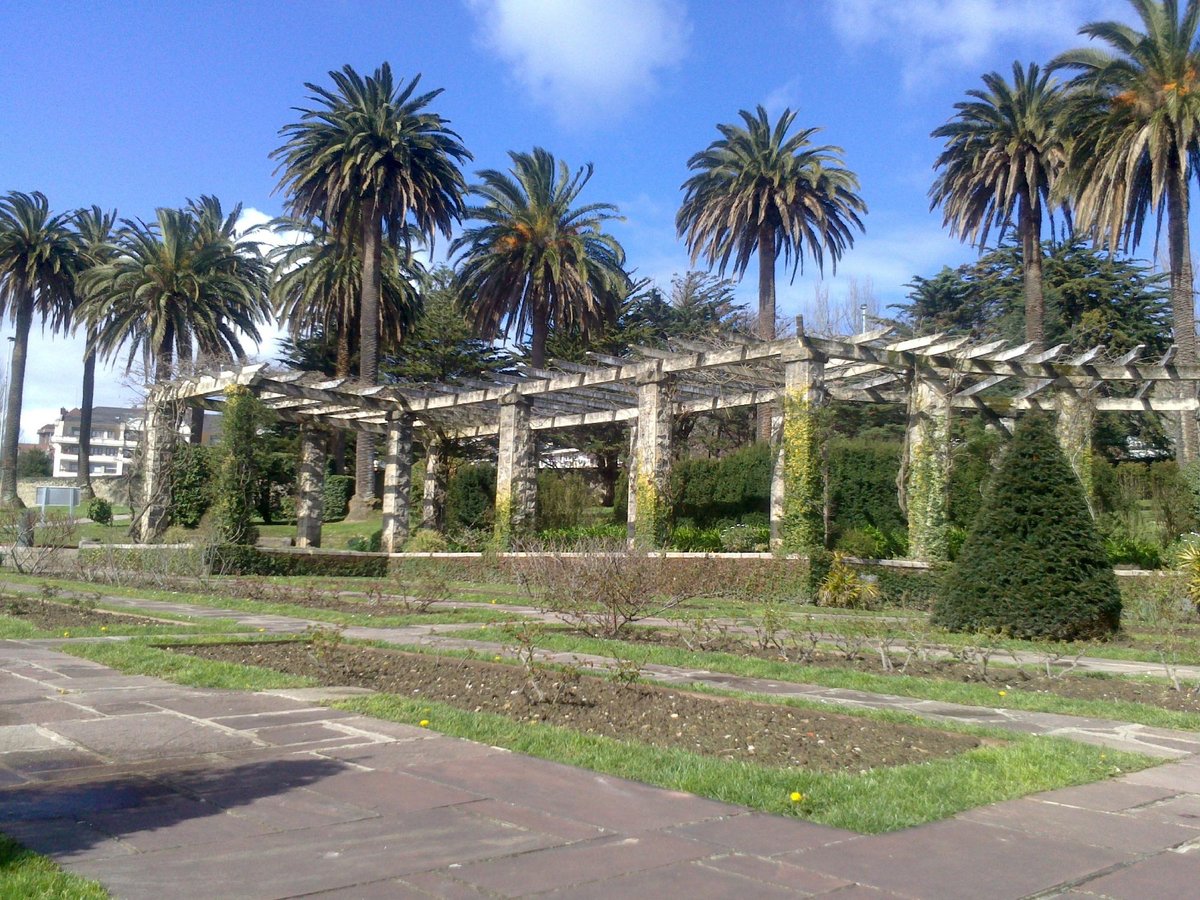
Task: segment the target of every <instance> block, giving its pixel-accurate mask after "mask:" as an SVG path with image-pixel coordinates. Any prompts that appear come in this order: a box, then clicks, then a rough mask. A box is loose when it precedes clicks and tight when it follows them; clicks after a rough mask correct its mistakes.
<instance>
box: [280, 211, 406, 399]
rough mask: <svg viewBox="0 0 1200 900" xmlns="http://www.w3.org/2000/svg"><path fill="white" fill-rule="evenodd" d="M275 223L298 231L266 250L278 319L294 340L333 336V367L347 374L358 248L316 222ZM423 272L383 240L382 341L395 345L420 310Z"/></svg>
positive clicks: (359, 260)
mask: <svg viewBox="0 0 1200 900" xmlns="http://www.w3.org/2000/svg"><path fill="white" fill-rule="evenodd" d="M274 227H275V228H276V230H277V231H281V232H287V233H291V234H293V235H294V234H295V233H297V232H298V233H300V234H301V235H302V236H303V237H302V238H301V239H300V240H299V241H297V242H295V243H289V244H285V245H283V246H281V247H278V248H276V249H275V250H274V251H272V253H271V254H270V258H271V262H272V263H273V265H274V270H273V274H272V279H271V281H272V283H271V301H272V305H273V307H274V309H275V316H276V318H277V320H278V321H279V322H280V323H281V324H285V325H287V327H288V331H289V333H290V334H291V337H292V339H293V340H301V339H304V338H313V337H329V336H336V340H337V355H336V360H337V363H336V369H335V373H336V375H337V376H338V377H340V378H345V377H348V376H350V375H351V368H350V367H351V356H352V352H353V351H352V337H353V336H354V335H355V334H358V332H359V322H358V308H359V303H358V300H359V292H360V288H361V285H362V254H361V253H359V252H358V250H357V248H356V246H355V245H354V244H353V243H351V244H350V245H349V246H344V245H342V244H341V243H339V242H338V241H337V240H336V239H335V238H334V236H333V234H332V233H331V232H330V231H329V230H328V229H326V228H324V227H323V226H321V225H319V224H308V223H304V222H300V221H298V220H295V219H283V220H278V221H277V222H276V223H274ZM424 275H425V273H424V270H423V268H422V266H421V265H420V263H418V262H417V261H416V259H415V258H413V257H412V256H411V255H409V254H407V253H404V252H403V251H402V249H401V248H398V247H396V246H395V245H394V244H393V243H392V242H391V241H387V240H385V241H384V247H383V254H382V258H381V260H380V288H381V292H380V303H379V325H378V329H379V331H378V333H379V339H380V344H381V346H382V347H384V348H389V347H390V348H393V349H394V348H395V346H396V345H398V344H399V343H400V342H401V341H402V340H403V339H404V336H405V334H407V333H408V331H409V330H410V329H411V328H412V326H413V324H414V323H415V322H416V320H417V318H418V317H419V316H420V314H421V296H420V294H419V293H418V291H417V288H416V284H417V283H419V281H420V280H421V279H422V278H423V277H424Z"/></svg>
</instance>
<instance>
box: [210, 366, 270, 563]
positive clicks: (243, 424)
mask: <svg viewBox="0 0 1200 900" xmlns="http://www.w3.org/2000/svg"><path fill="white" fill-rule="evenodd" d="M266 418H267V413H266V409H265V408H264V407H263V405H262V403H261V402H260V401H259V399H258V398H257V397H255V396H254V395H253V394H252V393H250V391H249V389H248V388H246V387H244V386H243V385H239V384H235V385H231V386H230V387H228V388H226V389H225V413H224V418H223V420H222V423H221V427H222V429H223V430H222V436H221V452H222V455H221V465H220V468H219V469H218V471H217V491H216V502H215V503H214V507H215V511H216V522H217V534H218V535H219V537H220V540H221V541H222V542H224V543H228V544H253V543H254V542H255V541H256V540H257V539H258V529H257V528H255V527H254V526H253V525H252V524H251V517H252V516H253V514H254V511H255V508H256V506H257V502H258V493H259V475H260V468H261V462H262V461H261V459H260V457H261V453H260V448H259V437H258V431H259V429H260V428H262V427H263V425H264V424H266Z"/></svg>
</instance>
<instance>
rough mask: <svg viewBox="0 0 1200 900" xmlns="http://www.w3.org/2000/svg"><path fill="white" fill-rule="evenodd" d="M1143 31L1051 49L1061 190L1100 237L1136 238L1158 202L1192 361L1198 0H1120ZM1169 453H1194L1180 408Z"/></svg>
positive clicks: (1093, 28)
mask: <svg viewBox="0 0 1200 900" xmlns="http://www.w3.org/2000/svg"><path fill="white" fill-rule="evenodd" d="M1129 2H1130V5H1131V6H1132V7H1133V9H1134V12H1135V13H1137V16H1138V18H1139V19H1140V20H1141V24H1142V27H1143V29H1144V31H1138V30H1137V29H1136V28H1134V27H1131V26H1128V25H1125V24H1122V23H1120V22H1112V21H1102V22H1091V23H1088V24H1087V25H1084V26H1083V27H1082V28H1081V29H1079V33H1080V34H1082V35H1086V36H1087V37H1089V38H1092V39H1095V40H1099V41H1101V42H1103V43H1104V44H1107V45H1108V49H1107V50H1102V49H1099V48H1096V47H1088V48H1082V49H1077V50H1071V51H1068V52H1066V53H1063V54H1061V55H1059V56H1058V57H1057V58H1056V59H1054V61H1053V62H1052V63H1051V64H1050V68H1051V69H1072V70H1075V71H1076V72H1077V74H1076V76H1075V77H1074V78H1073V79H1072V80H1071V82H1070V83H1069V87H1070V88H1072V89H1073V90H1074V91H1075V92H1076V95H1077V98H1076V101H1075V102H1074V103H1073V106H1072V111H1071V132H1072V135H1073V141H1074V142H1073V146H1072V150H1071V154H1070V159H1069V168H1070V172H1071V175H1070V186H1069V187H1070V190H1071V192H1072V193H1073V195H1074V198H1075V205H1076V216H1077V218H1078V220H1079V222H1080V223H1081V224H1082V225H1084V226H1085V227H1087V228H1089V229H1090V230H1091V232H1092V233H1093V235H1094V236H1095V237H1096V238H1097V239H1098V240H1100V241H1102V242H1104V243H1106V244H1109V245H1110V246H1123V247H1125V248H1126V249H1128V248H1129V247H1131V246H1134V245H1136V244H1138V243H1139V242H1140V240H1141V237H1142V228H1143V226H1144V224H1145V222H1146V219H1147V217H1148V216H1149V217H1151V218H1152V219H1153V221H1154V222H1155V223H1156V228H1161V224H1162V220H1163V213H1164V206H1165V213H1166V220H1167V247H1168V251H1167V252H1168V256H1169V259H1170V267H1171V310H1172V316H1173V320H1174V332H1175V333H1174V340H1175V344H1176V346H1177V348H1178V356H1177V359H1178V361H1179V362H1180V363H1181V364H1184V365H1195V364H1196V361H1197V344H1196V317H1195V308H1194V303H1195V294H1194V291H1193V276H1192V257H1191V237H1190V234H1189V228H1188V211H1189V205H1190V203H1189V201H1190V189H1189V185H1188V179H1189V178H1190V177H1191V176H1192V175H1194V174H1195V173H1196V172H1197V171H1200V47H1198V45H1197V37H1198V28H1200V0H1186V2H1185V3H1184V6H1183V11H1182V16H1181V15H1180V8H1179V7H1180V4H1179V3H1178V2H1177V0H1162V2H1159V0H1129ZM1183 423H1184V425H1183V428H1182V429H1181V440H1180V444H1179V446H1178V448H1177V450H1178V452H1177V456H1178V458H1179V460H1180V461H1181V462H1186V461H1189V460H1192V459H1195V458H1196V457H1197V455H1198V454H1200V446H1198V444H1200V435H1198V434H1197V428H1196V420H1195V417H1194V416H1193V415H1185V416H1183Z"/></svg>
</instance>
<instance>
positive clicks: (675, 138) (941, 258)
mask: <svg viewBox="0 0 1200 900" xmlns="http://www.w3.org/2000/svg"><path fill="white" fill-rule="evenodd" d="M1124 14H1125V4H1124V3H1122V2H1120V0H725V2H719V0H406V2H398V3H397V2H392V3H382V2H365V0H363V2H357V0H333V2H331V0H324V2H308V0H297V2H290V3H267V2H254V0H241V2H238V3H205V2H195V0H193V2H173V0H159V2H155V3H107V2H96V3H91V4H29V3H27V2H24V0H0V35H3V36H4V39H3V52H0V173H2V174H0V191H7V190H24V191H31V190H40V191H42V192H43V193H45V194H46V195H47V196H48V197H49V199H50V202H51V205H52V206H53V208H54V209H56V210H68V209H73V208H76V207H79V206H85V205H91V204H93V203H95V204H99V205H101V206H102V207H105V208H116V209H117V210H118V211H119V212H120V213H121V214H122V215H123V216H127V217H141V218H150V217H152V216H153V215H154V210H155V208H156V207H159V206H176V205H180V204H182V203H183V202H184V201H185V200H186V198H189V197H198V196H199V195H201V194H206V193H207V194H215V195H217V196H218V197H220V198H221V199H222V201H223V202H224V203H225V204H226V206H227V207H228V206H232V205H233V204H234V203H238V202H241V203H243V204H244V205H245V206H246V207H247V209H248V210H250V211H251V212H250V213H249V214H248V221H254V220H256V219H262V218H266V217H268V216H273V215H276V214H278V213H279V212H281V211H282V198H281V197H280V196H278V195H276V194H274V193H273V189H274V187H275V183H276V179H275V178H274V176H273V164H272V162H271V161H270V160H269V159H268V158H267V157H268V154H269V153H270V151H271V150H272V149H273V148H275V147H276V146H277V145H278V143H279V137H278V131H279V129H280V127H281V126H283V125H285V124H286V123H288V122H291V121H294V117H295V115H296V114H295V113H294V112H293V111H292V107H295V106H299V105H304V103H305V98H306V91H305V89H304V86H303V85H304V82H306V81H309V82H316V83H319V84H328V76H327V74H326V73H327V72H328V71H329V70H330V69H334V68H340V67H341V66H342V65H344V64H346V63H349V64H351V65H353V66H354V67H355V68H356V69H358V70H359V71H360V72H366V71H369V70H371V69H373V68H374V67H375V66H377V65H378V64H379V63H380V62H381V61H383V60H388V61H389V62H390V63H391V64H392V67H393V68H394V69H395V70H396V71H397V73H398V74H400V75H404V76H409V75H413V74H416V73H421V74H422V76H423V79H422V84H423V85H424V86H426V87H428V88H430V89H432V88H439V87H440V88H444V91H445V92H444V93H443V94H442V95H441V96H440V97H439V98H438V99H437V100H436V101H435V102H434V104H433V106H432V108H433V109H435V110H436V111H437V112H440V113H441V114H442V115H444V116H446V117H447V118H449V119H450V120H451V123H452V127H453V128H454V129H455V130H457V131H458V132H459V134H460V135H461V136H462V138H463V140H464V142H465V143H466V145H467V147H468V148H470V150H471V151H472V152H473V154H474V156H475V162H474V163H473V164H471V165H470V166H468V175H470V174H472V173H474V172H475V171H476V170H478V169H480V168H501V167H505V166H506V165H507V162H508V159H507V156H506V153H507V151H508V150H510V149H518V150H528V149H529V148H531V147H533V146H535V145H540V146H544V147H546V148H547V149H548V150H550V151H551V152H552V153H554V154H555V155H556V156H558V157H559V158H561V159H564V160H566V161H567V162H568V163H570V164H571V165H573V166H576V165H581V164H583V163H585V162H592V163H594V164H595V169H596V171H595V176H594V177H593V179H592V181H591V183H590V184H589V185H588V189H587V192H586V194H585V195H584V199H586V200H592V201H607V202H612V203H615V204H617V205H618V206H619V207H620V209H621V212H622V214H623V215H624V216H625V221H623V222H618V223H615V224H614V225H613V226H612V231H613V232H614V233H615V234H616V235H617V237H618V238H619V239H620V240H621V241H622V243H623V244H624V246H625V249H626V254H627V257H628V262H629V265H630V266H631V267H633V268H634V269H636V271H637V273H638V274H639V275H641V276H645V277H650V278H653V279H656V280H658V281H660V282H661V283H662V284H663V285H664V286H666V285H667V284H668V283H669V280H670V277H671V275H672V274H673V273H682V272H684V271H685V270H687V269H688V268H689V267H690V265H689V260H688V258H687V253H686V251H685V249H684V247H683V245H682V243H681V242H680V241H679V240H678V239H677V238H676V236H675V227H674V216H675V211H676V209H677V208H678V205H679V200H680V196H681V195H680V192H679V187H680V184H681V183H682V182H683V181H684V179H685V178H686V177H687V169H686V162H687V159H688V157H689V156H690V155H691V154H692V153H694V152H696V151H698V150H701V149H703V148H704V147H705V146H706V145H707V144H708V143H710V142H711V141H712V140H713V139H715V138H716V137H717V132H716V128H715V126H716V123H718V122H729V121H735V120H736V117H737V111H738V110H739V109H743V108H745V109H751V108H753V107H754V105H755V104H758V103H762V104H764V105H765V106H766V107H767V108H768V109H769V110H770V111H771V112H772V114H773V115H777V114H778V113H779V112H780V111H781V110H782V109H783V108H784V107H786V106H791V107H792V108H793V109H798V110H799V115H798V117H797V125H798V126H803V127H808V126H812V125H819V126H822V128H823V129H824V130H823V131H822V132H821V134H820V135H819V137H818V139H819V140H821V141H822V142H826V143H830V144H837V145H840V146H841V147H843V148H844V150H845V157H844V158H845V163H846V165H847V166H848V167H849V168H851V169H852V170H853V171H855V172H856V173H857V174H858V176H859V179H860V181H861V185H862V191H861V192H862V195H863V197H864V199H865V200H866V202H867V204H868V206H869V208H870V212H869V214H868V215H867V216H866V218H865V226H866V231H865V233H864V234H863V235H861V236H860V237H859V238H858V239H857V241H856V243H855V246H854V248H853V249H852V250H850V251H849V252H848V253H847V255H846V256H845V258H844V259H843V261H842V263H841V264H840V265H839V267H838V271H837V276H836V277H834V276H833V273H832V272H831V271H829V270H828V269H827V270H826V272H825V273H824V274H825V278H824V282H823V286H824V288H826V289H827V290H828V293H829V298H830V301H831V302H832V304H833V305H834V306H837V305H838V304H839V303H842V304H844V303H845V301H846V298H847V297H848V296H849V295H850V294H851V293H853V292H855V291H857V292H858V294H862V293H864V292H867V293H870V294H871V295H873V296H874V298H875V302H876V303H877V304H878V306H879V307H880V308H883V307H886V306H887V305H888V304H889V303H893V302H896V301H897V300H899V299H901V298H902V297H903V296H904V294H905V292H906V290H905V288H904V284H905V282H907V281H909V280H910V279H911V278H912V276H914V275H926V276H928V275H932V274H933V273H935V272H936V271H937V270H938V269H939V268H940V267H941V266H942V265H944V264H950V265H956V264H958V263H960V262H963V261H965V260H966V259H968V258H970V257H971V256H973V255H974V251H973V250H972V249H971V248H969V247H964V246H962V245H960V244H958V243H957V242H955V241H953V240H951V239H950V238H949V237H948V235H947V234H946V233H945V231H944V230H943V229H942V228H941V218H940V215H939V214H938V213H936V212H934V213H931V212H929V211H928V202H927V200H926V191H927V190H928V187H929V183H930V180H931V178H932V168H931V167H932V163H933V160H934V158H935V157H936V155H937V153H938V150H939V145H938V142H936V141H934V140H932V139H930V137H929V132H930V131H931V130H932V129H933V128H935V127H937V126H938V125H940V124H941V123H943V122H944V121H945V120H946V119H947V118H949V117H950V116H951V115H952V113H953V104H954V103H955V102H956V101H958V100H960V99H962V97H963V92H964V91H965V90H967V89H968V88H972V87H975V86H976V85H977V84H978V83H979V77H980V75H982V74H983V73H984V72H987V71H991V70H999V71H1002V72H1005V73H1008V72H1009V71H1010V68H1011V65H1012V62H1013V60H1014V59H1020V60H1022V61H1026V60H1036V61H1044V60H1046V59H1049V58H1050V57H1051V56H1053V55H1054V54H1055V53H1057V52H1059V51H1061V50H1064V49H1067V48H1068V47H1072V46H1077V45H1079V44H1080V43H1081V39H1080V38H1078V37H1077V36H1076V34H1075V32H1076V29H1077V28H1078V27H1079V25H1080V24H1082V23H1083V22H1085V21H1089V20H1094V19H1098V18H1110V17H1118V16H1124ZM444 249H445V242H444V241H443V242H440V243H439V245H438V249H437V255H438V256H441V254H442V252H443V251H444ZM1145 252H1146V253H1149V248H1147V249H1146V251H1145ZM700 266H702V263H701V264H700ZM820 284H821V278H820V273H819V272H818V271H817V270H816V269H815V268H806V270H805V272H804V274H803V275H801V276H798V277H797V278H796V280H795V282H794V283H792V284H789V283H788V281H787V278H786V277H784V275H783V273H782V272H781V277H780V297H779V300H780V311H781V313H783V314H787V315H793V314H795V313H797V312H803V311H806V310H807V311H808V312H809V314H810V315H811V306H812V302H813V297H814V293H815V290H816V288H817V287H818V286H819V285H820ZM739 293H740V294H741V295H742V298H743V299H744V300H745V302H747V303H749V304H751V305H752V304H753V302H754V297H755V279H754V267H753V266H751V271H750V272H749V273H747V277H746V279H745V281H744V282H743V283H742V284H741V285H740V287H739ZM5 327H6V331H7V333H11V332H10V330H8V327H7V324H6V326H5ZM0 346H4V347H5V348H7V345H6V344H5V345H0ZM81 346H82V341H81V340H79V339H77V338H76V339H71V338H63V337H50V336H44V337H38V338H36V339H35V341H34V346H33V347H32V349H31V358H30V364H29V371H28V375H27V381H26V394H25V410H24V414H23V415H22V427H23V429H24V431H25V435H26V439H30V437H31V435H32V433H33V431H34V430H35V429H36V428H37V427H38V426H39V425H41V424H43V423H45V422H48V421H51V420H52V419H53V418H54V417H55V416H56V415H57V411H58V408H59V407H60V406H66V407H73V406H76V405H78V402H79V391H80V389H79V380H80V375H81V372H82V365H81V362H80V357H81V355H82V354H81ZM262 355H263V357H266V358H269V357H270V356H271V355H272V348H271V346H270V345H269V342H268V343H267V344H266V345H264V347H263V348H262ZM5 366H7V360H5ZM125 381H126V380H125V379H124V377H123V360H121V361H118V363H117V365H116V366H115V367H114V368H109V369H104V370H102V371H101V373H100V375H99V378H98V387H97V402H98V403H103V404H118V403H124V402H127V401H129V400H131V399H133V398H134V397H135V396H136V388H133V387H131V386H129V385H128V384H125V383H123V382H125Z"/></svg>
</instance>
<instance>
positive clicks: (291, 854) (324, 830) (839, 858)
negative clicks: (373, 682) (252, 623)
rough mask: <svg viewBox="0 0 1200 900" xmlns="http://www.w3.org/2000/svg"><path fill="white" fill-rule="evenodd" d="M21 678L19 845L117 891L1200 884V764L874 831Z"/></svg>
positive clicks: (296, 713)
mask: <svg viewBox="0 0 1200 900" xmlns="http://www.w3.org/2000/svg"><path fill="white" fill-rule="evenodd" d="M16 672H19V673H20V674H19V676H16V675H15V674H14V673H16ZM78 681H82V682H85V683H86V684H87V685H88V687H87V690H86V691H85V692H78V693H77V692H74V691H71V690H70V688H66V690H67V693H62V691H63V690H64V685H71V684H73V683H76V682H78ZM109 684H111V685H113V688H112V689H108V688H105V687H103V686H101V685H109ZM8 685H11V686H13V687H14V688H16V692H17V693H19V695H20V697H21V698H22V699H21V701H20V702H21V704H22V705H26V704H28V705H32V706H33V707H36V708H39V709H42V710H44V713H45V715H46V717H47V720H46V721H45V722H43V723H33V722H22V723H20V724H12V725H8V726H0V741H4V742H5V743H4V744H3V746H5V747H9V748H10V749H8V750H7V751H5V750H0V830H3V831H5V832H6V833H9V834H11V835H12V836H13V837H15V838H17V839H18V840H21V841H22V842H24V843H26V844H27V845H28V846H30V847H31V848H32V849H34V850H38V851H40V852H44V853H48V854H50V855H52V856H53V857H54V858H55V859H57V860H59V861H60V862H61V863H63V864H64V865H65V866H67V867H68V868H69V869H71V870H72V871H76V872H79V873H80V874H84V875H89V876H92V877H96V878H99V879H100V880H101V881H102V882H103V883H104V884H106V886H108V888H109V889H110V890H111V891H112V893H113V895H114V896H116V897H119V898H143V897H144V898H150V897H153V898H155V900H158V898H161V897H172V898H176V897H181V898H186V897H204V898H206V900H207V898H211V897H223V898H224V897H234V898H237V897H247V898H268V897H269V898H282V897H296V896H301V895H304V896H326V897H329V898H336V897H341V898H350V897H359V898H362V897H406V896H414V897H415V896H422V897H428V896H442V897H478V896H495V895H496V893H500V894H506V895H513V896H520V895H524V894H529V893H531V892H533V891H534V890H535V889H542V890H547V891H550V892H551V893H550V894H549V896H556V895H557V896H570V897H584V896H596V897H622V898H624V897H656V898H657V897H675V896H685V897H688V898H689V900H693V898H702V897H728V896H737V895H744V896H746V897H760V896H761V897H773V896H814V895H817V896H830V897H837V898H841V900H850V898H854V897H873V898H886V897H905V898H909V900H911V898H954V897H970V898H972V900H974V898H987V897H997V898H1016V897H1024V896H1030V895H1039V896H1042V895H1044V896H1055V895H1061V894H1063V893H1064V892H1074V893H1076V894H1078V895H1079V896H1096V897H1113V898H1116V897H1138V898H1139V900H1140V898H1156V900H1157V898H1159V897H1164V898H1170V897H1173V896H1180V897H1182V896H1187V897H1194V896H1196V890H1195V885H1196V884H1197V883H1198V878H1197V875H1198V874H1200V757H1197V756H1194V755H1188V756H1186V757H1184V758H1182V759H1181V760H1179V761H1177V762H1170V763H1167V764H1166V765H1164V766H1161V767H1159V768H1157V769H1152V770H1147V771H1144V772H1139V773H1134V774H1132V775H1127V776H1123V777H1121V778H1119V779H1115V780H1112V781H1108V782H1104V783H1099V784H1094V785H1085V786H1080V787H1076V788H1066V789H1062V790H1059V791H1053V792H1049V793H1047V794H1043V795H1037V796H1034V797H1030V798H1025V799H1022V800H1016V801H1010V802H1009V803H1006V804H998V805H996V806H993V807H989V808H984V809H980V810H973V811H969V812H966V813H963V814H961V815H959V816H956V817H954V818H952V819H949V820H946V821H943V822H938V823H933V824H930V825H926V826H922V827H919V828H914V829H910V830H907V831H903V832H896V833H892V834H887V835H879V836H862V835H855V834H852V833H850V832H845V831H840V830H838V829H832V828H826V827H824V826H820V825H814V824H812V823H808V822H803V821H799V820H794V819H789V818H780V817H774V816H769V815H765V814H761V813H752V812H749V811H747V810H744V809H741V808H739V807H734V806H731V805H729V804H723V803H717V802H714V801H711V800H706V799H702V798H697V797H693V796H690V795H686V794H681V793H678V792H672V791H666V790H661V789H658V788H653V787H649V786H647V785H642V784H637V783H634V782H630V781H626V780H623V779H619V778H613V777H610V776H604V775H598V774H595V773H591V772H585V771H581V770H578V769H574V768H571V767H569V766H563V765H559V764H556V763H550V762H546V761H543V760H537V759H531V758H528V757H524V756H521V755H519V754H515V753H510V752H508V751H504V750H498V749H496V748H491V747H486V746H483V745H480V744H474V743H471V742H468V741H462V740H458V739H455V738H450V737H446V736H444V735H438V734H435V733H432V732H429V731H427V730H425V729H420V728H415V727H413V726H407V725H402V724H399V723H386V722H381V721H378V720H373V719H370V718H369V717H365V716H360V715H354V714H346V713H343V712H339V711H333V710H324V709H323V708H321V707H318V706H315V705H314V704H315V703H316V702H317V698H315V697H305V696H298V697H288V696H279V695H274V694H246V693H238V692H229V691H214V690H198V689H192V688H186V687H180V686H176V685H168V684H166V683H164V682H161V681H159V680H157V679H153V678H135V679H132V680H129V679H127V676H118V675H110V674H109V673H108V671H107V670H105V669H104V667H102V666H99V665H97V664H94V663H81V662H80V661H78V660H73V659H72V658H70V657H67V656H65V655H62V654H59V653H56V652H55V651H53V650H51V649H48V648H46V647H42V646H26V645H23V644H21V643H20V642H8V643H6V644H4V645H3V646H2V647H0V689H2V688H3V687H4V686H8ZM790 687H792V686H785V689H786V688H790ZM118 695H119V696H120V697H121V698H122V700H123V702H122V703H119V704H114V705H112V706H111V707H109V709H108V711H100V710H97V709H94V708H88V707H85V706H83V705H80V703H79V701H80V700H81V699H88V700H89V701H90V700H91V699H92V698H94V697H102V696H112V697H115V696H118ZM0 699H6V697H5V696H4V695H3V694H0ZM57 705H61V709H58V708H56V706H57ZM264 735H265V736H266V737H268V738H274V739H275V742H274V743H273V742H271V741H268V740H265V739H263V736H264ZM1166 737H1168V739H1172V740H1173V739H1174V736H1173V735H1170V734H1169V735H1166ZM314 738H315V740H314ZM151 746H152V747H155V748H157V749H156V750H155V751H154V752H153V753H150V752H149V751H148V747H151ZM71 763H75V764H74V765H72V764H71ZM79 763H82V765H80V764H79ZM214 860H219V864H216V863H214Z"/></svg>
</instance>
